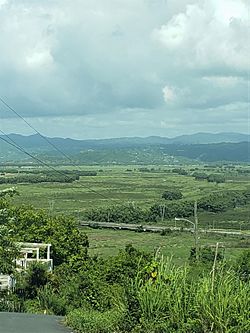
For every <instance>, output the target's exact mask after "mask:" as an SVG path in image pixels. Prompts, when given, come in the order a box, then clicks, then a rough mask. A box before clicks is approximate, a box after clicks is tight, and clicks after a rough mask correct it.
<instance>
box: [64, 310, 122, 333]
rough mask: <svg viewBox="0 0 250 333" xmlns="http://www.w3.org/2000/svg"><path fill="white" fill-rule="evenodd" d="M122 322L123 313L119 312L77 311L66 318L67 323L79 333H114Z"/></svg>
mask: <svg viewBox="0 0 250 333" xmlns="http://www.w3.org/2000/svg"><path fill="white" fill-rule="evenodd" d="M120 322H121V313H119V311H117V310H110V311H106V312H98V311H93V310H84V309H76V310H73V311H72V312H70V313H69V314H68V315H67V317H66V323H67V325H69V326H70V327H72V328H73V329H75V330H77V331H78V332H84V333H86V332H88V333H114V332H116V331H117V330H118V326H119V323H120Z"/></svg>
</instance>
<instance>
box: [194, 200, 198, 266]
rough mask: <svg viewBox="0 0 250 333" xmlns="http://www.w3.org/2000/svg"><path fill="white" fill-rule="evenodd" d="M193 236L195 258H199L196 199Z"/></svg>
mask: <svg viewBox="0 0 250 333" xmlns="http://www.w3.org/2000/svg"><path fill="white" fill-rule="evenodd" d="M194 237H195V258H196V260H198V259H199V246H198V215H197V201H196V200H195V202H194Z"/></svg>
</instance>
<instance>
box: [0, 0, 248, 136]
mask: <svg viewBox="0 0 250 333" xmlns="http://www.w3.org/2000/svg"><path fill="white" fill-rule="evenodd" d="M249 7H250V4H249V1H248V0H42V1H39V0H0V97H1V98H3V99H4V100H5V101H6V102H7V103H8V104H9V105H10V106H11V107H12V108H14V109H15V110H16V111H17V112H18V113H19V114H21V115H22V116H23V117H25V119H26V120H27V121H28V122H29V123H30V124H32V126H34V127H35V128H36V129H37V130H38V131H40V132H41V133H43V134H44V135H47V136H50V137H54V136H61V137H71V138H76V139H89V138H110V137H123V136H143V137H146V136H151V135H159V136H166V137H173V136H177V135H181V134H192V133H196V132H213V133H216V132H231V131H232V132H242V133H248V132H249V121H250V120H249V71H250V30H249V29H250V28H249V24H250V19H249V17H250V15H249V12H250V8H249ZM0 129H1V130H3V131H5V132H7V133H13V132H15V133H21V134H25V135H28V134H31V133H33V131H32V130H31V129H30V128H29V127H28V126H27V125H26V124H25V123H24V122H23V121H22V120H21V119H19V118H17V117H16V115H15V114H14V113H12V112H11V111H10V110H8V109H7V108H6V107H4V106H3V105H2V104H1V103H0Z"/></svg>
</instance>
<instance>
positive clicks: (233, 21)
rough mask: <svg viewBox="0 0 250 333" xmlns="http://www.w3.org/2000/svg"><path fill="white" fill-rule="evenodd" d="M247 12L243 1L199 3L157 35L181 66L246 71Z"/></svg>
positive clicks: (157, 32)
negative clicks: (218, 67) (217, 67)
mask: <svg viewBox="0 0 250 333" xmlns="http://www.w3.org/2000/svg"><path fill="white" fill-rule="evenodd" d="M247 11H248V8H247V5H246V4H244V2H243V1H241V0H239V1H236V0H234V1H233V0H226V1H225V0H216V1H215V0H205V1H198V2H197V3H196V4H192V5H187V7H186V9H185V10H184V11H183V12H180V13H178V14H176V15H174V16H173V17H172V18H171V19H170V20H169V21H168V22H167V23H166V24H163V25H162V26H161V27H160V28H158V29H155V31H154V34H153V36H154V38H155V39H157V40H159V42H160V43H162V45H163V46H164V47H165V48H166V49H167V50H168V51H169V52H172V54H173V57H174V62H175V63H177V64H178V65H181V64H184V63H186V65H187V66H188V67H190V68H196V69H197V68H203V69H206V68H214V67H216V66H220V67H222V68H223V67H227V69H228V71H229V72H230V71H235V70H238V71H244V70H247V69H248V66H249V59H248V58H249V45H248V42H247V40H246V32H247V31H249V30H248V27H249V24H248V17H247Z"/></svg>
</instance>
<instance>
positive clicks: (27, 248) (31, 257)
mask: <svg viewBox="0 0 250 333" xmlns="http://www.w3.org/2000/svg"><path fill="white" fill-rule="evenodd" d="M17 245H18V247H19V249H20V256H19V257H18V258H17V259H16V260H15V262H16V269H17V271H22V270H26V269H27V268H28V267H29V266H30V265H31V264H32V263H34V262H40V263H42V264H44V265H45V266H46V267H47V271H48V272H51V271H52V269H53V259H51V258H50V248H51V244H45V243H23V242H22V243H17Z"/></svg>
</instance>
